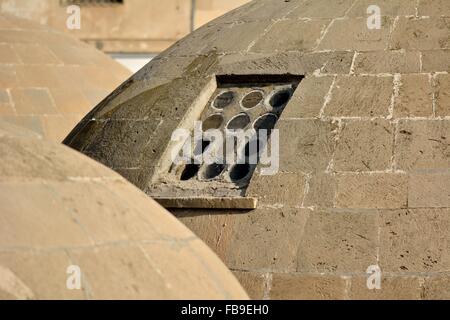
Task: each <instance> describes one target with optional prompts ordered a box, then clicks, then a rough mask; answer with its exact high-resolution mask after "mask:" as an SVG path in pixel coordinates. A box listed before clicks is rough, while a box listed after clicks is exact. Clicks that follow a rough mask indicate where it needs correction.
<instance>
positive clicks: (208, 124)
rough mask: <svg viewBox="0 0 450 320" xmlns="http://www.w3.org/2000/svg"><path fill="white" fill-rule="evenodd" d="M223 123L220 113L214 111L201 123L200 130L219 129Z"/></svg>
mask: <svg viewBox="0 0 450 320" xmlns="http://www.w3.org/2000/svg"><path fill="white" fill-rule="evenodd" d="M222 123H223V117H222V115H220V114H218V113H216V114H213V115H211V116H209V117H208V118H206V119H205V120H204V121H203V123H202V130H203V131H206V130H210V129H219V128H220V126H221V125H222Z"/></svg>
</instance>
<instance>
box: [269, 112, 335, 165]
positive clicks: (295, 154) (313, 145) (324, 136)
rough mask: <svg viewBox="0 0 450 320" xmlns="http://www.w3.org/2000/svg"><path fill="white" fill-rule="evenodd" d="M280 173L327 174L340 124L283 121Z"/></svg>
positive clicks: (279, 123) (316, 121)
mask: <svg viewBox="0 0 450 320" xmlns="http://www.w3.org/2000/svg"><path fill="white" fill-rule="evenodd" d="M278 128H279V130H280V131H279V134H280V170H281V171H286V172H303V173H306V172H317V171H325V170H326V168H327V167H328V164H329V162H330V160H331V157H332V154H333V151H334V139H335V135H336V130H337V124H336V123H332V122H331V121H321V120H285V121H283V120H281V121H279V122H278Z"/></svg>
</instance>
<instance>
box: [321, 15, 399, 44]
mask: <svg viewBox="0 0 450 320" xmlns="http://www.w3.org/2000/svg"><path fill="white" fill-rule="evenodd" d="M392 23H393V21H392V18H388V17H383V18H382V25H381V29H369V28H368V27H367V18H366V17H364V18H356V19H353V18H352V19H343V20H335V21H334V22H333V24H332V25H331V27H330V28H329V29H328V32H327V33H326V34H325V36H324V37H323V40H322V41H321V42H320V45H319V47H318V50H356V51H376V50H384V49H386V48H387V46H388V41H389V34H390V28H391V25H392Z"/></svg>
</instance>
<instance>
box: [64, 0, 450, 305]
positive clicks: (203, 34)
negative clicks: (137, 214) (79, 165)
mask: <svg viewBox="0 0 450 320" xmlns="http://www.w3.org/2000/svg"><path fill="white" fill-rule="evenodd" d="M373 4H374V3H373V1H369V0H367V1H366V0H339V1H325V0H323V1H322V0H306V1H305V0H291V1H282V0H279V1H278V0H277V1H274V0H259V1H252V2H250V3H249V4H248V5H245V6H243V7H241V8H240V9H237V10H235V11H233V12H231V13H229V14H227V15H225V16H223V17H221V18H219V19H217V20H215V21H213V22H211V23H209V24H208V25H206V26H205V27H203V28H200V29H199V30H197V31H196V32H194V33H192V34H191V35H189V36H188V37H186V38H184V39H183V40H181V41H180V42H178V43H177V44H175V45H174V46H173V47H172V48H169V49H168V50H167V51H165V52H164V53H163V54H161V55H160V56H159V57H157V58H156V59H155V60H154V61H152V62H150V63H149V64H148V65H147V66H146V67H145V68H144V69H142V70H141V71H140V72H138V73H137V74H135V75H134V76H133V77H132V78H131V79H130V80H129V81H127V82H125V83H124V84H123V85H122V87H121V88H119V89H118V90H116V91H115V92H114V93H113V94H112V95H111V96H110V97H109V98H108V99H107V100H105V101H103V102H102V103H101V104H99V105H98V106H97V107H96V108H95V109H94V110H93V111H92V112H91V113H90V114H89V115H88V117H86V118H85V119H84V120H83V121H82V122H81V123H80V124H79V125H78V126H77V127H76V129H75V130H74V131H73V132H72V133H71V134H70V135H69V137H68V138H67V139H66V140H65V143H67V144H68V145H70V146H72V147H74V148H76V149H78V150H80V151H81V152H83V153H85V154H87V155H89V156H91V157H93V158H94V159H96V160H98V161H100V162H102V163H104V164H106V165H107V166H109V167H111V168H114V169H115V170H117V171H119V172H120V173H121V174H122V175H123V176H124V177H126V178H127V179H128V180H130V181H131V182H133V183H134V184H135V185H137V186H138V187H139V188H141V189H142V190H144V191H145V192H146V193H147V194H149V195H151V196H157V197H162V198H164V197H166V198H171V199H172V200H173V201H172V203H170V201H168V200H170V199H164V201H165V202H164V203H166V204H167V205H171V206H177V207H184V208H182V209H173V210H172V212H173V213H175V214H176V216H178V217H179V218H180V219H181V221H182V222H184V223H185V224H186V225H187V226H188V227H189V228H190V229H191V230H193V231H194V232H195V233H196V234H197V235H198V236H199V237H200V238H202V239H203V240H205V241H206V242H207V243H208V244H209V245H210V246H211V247H212V248H213V249H214V250H215V251H216V252H217V253H218V254H219V256H220V257H221V258H222V260H223V261H224V262H225V263H226V264H227V266H228V267H229V268H230V269H232V270H234V271H235V274H236V275H237V276H238V277H239V279H240V280H241V283H243V285H244V286H245V287H246V289H247V291H248V292H249V293H250V295H251V297H255V298H262V297H265V298H273V299H276V298H320V299H323V298H336V299H348V298H353V299H355V298H412V299H421V298H446V297H449V295H448V290H447V288H448V285H447V283H448V281H447V278H448V274H447V270H448V268H449V267H450V254H449V252H448V250H447V248H448V245H449V244H450V233H449V232H448V230H449V228H450V220H449V209H448V208H449V207H450V198H449V197H448V191H447V190H448V189H449V188H450V179H449V169H450V153H449V150H450V149H449V148H450V144H449V141H450V108H449V105H450V98H449V94H448V92H449V91H450V75H449V74H448V72H449V71H450V64H449V61H450V60H449V59H448V57H449V54H450V41H449V39H450V17H449V16H450V2H449V1H446V0H442V1H439V0H434V1H426V0H422V1H403V0H389V1H387V0H386V1H376V3H375V5H376V6H372V5H373ZM368 12H369V13H368ZM378 14H380V15H378ZM378 22H379V25H378ZM293 77H294V78H293ZM295 77H297V78H295ZM302 77H303V78H302ZM292 81H297V84H296V85H291V82H292ZM280 83H281V84H282V85H287V84H289V86H288V87H289V90H291V91H289V92H290V93H291V92H292V91H293V94H292V96H290V95H288V96H287V97H288V98H290V100H289V102H288V103H287V105H285V106H284V110H282V113H281V115H280V114H278V115H277V116H279V120H278V121H277V123H276V129H278V133H279V168H278V171H277V173H276V174H274V175H262V174H261V170H260V169H262V167H263V164H262V163H261V164H259V165H258V167H257V168H256V170H255V171H254V173H253V174H252V175H251V179H250V180H249V181H247V184H245V185H244V187H243V188H241V187H242V186H241V185H239V184H237V185H236V188H234V189H233V188H229V184H226V183H225V182H224V181H222V180H221V179H222V178H221V177H223V174H220V170H223V168H219V169H220V170H217V171H216V172H215V173H217V174H218V175H217V178H215V179H212V180H210V179H203V178H205V177H203V178H202V177H198V176H197V174H200V173H201V172H204V171H201V170H202V169H200V171H198V170H199V168H198V166H197V167H195V166H191V167H186V168H187V169H189V170H187V169H186V170H187V171H182V172H183V174H184V175H183V174H182V175H181V177H180V176H177V175H176V174H177V171H176V170H175V171H172V168H173V167H174V164H172V163H171V160H170V158H168V155H169V154H170V152H171V151H173V150H172V149H173V148H174V147H173V143H172V142H173V141H172V142H171V138H172V133H173V132H174V130H175V129H177V128H192V127H193V124H192V122H193V120H195V119H197V120H198V119H201V120H203V119H205V118H204V117H206V116H208V115H209V114H211V113H213V112H215V113H217V114H219V115H220V117H221V119H223V120H222V122H223V123H225V124H227V123H228V124H229V123H230V122H228V121H230V120H231V119H232V118H231V116H233V115H234V114H235V113H236V112H240V113H247V114H248V119H247V121H246V122H245V124H246V125H247V124H248V123H252V124H254V122H251V121H249V119H250V118H251V119H253V117H254V113H253V111H251V112H250V111H248V110H246V109H248V108H245V106H244V105H243V101H244V100H243V99H244V97H247V96H245V95H246V94H250V93H251V92H252V91H255V90H256V91H258V92H260V98H259V100H258V101H261V102H259V104H258V105H257V108H256V109H255V110H257V111H255V113H257V114H260V113H261V112H264V108H266V110H272V109H270V107H271V106H270V105H268V102H270V99H269V98H270V96H271V94H272V93H269V92H272V91H271V90H273V87H275V89H276V87H277V86H279V85H280ZM271 85H272V89H271V88H270V86H271ZM229 91H231V92H229ZM223 94H226V95H225V96H224V95H223ZM266 96H267V97H266ZM216 97H217V98H216ZM264 97H266V98H264ZM253 98H254V96H253ZM263 98H264V99H263ZM214 99H216V100H214ZM287 100H288V99H287ZM287 100H286V101H287ZM216 102H218V104H216ZM257 103H258V102H257ZM226 105H230V108H229V109H225V108H224V106H226ZM218 106H219V107H220V108H217V107H218ZM252 110H253V109H252ZM207 119H210V118H207ZM233 119H234V118H233ZM252 121H253V120H252ZM218 126H219V125H218ZM202 142H203V141H202ZM175 151H176V150H175ZM197 172H199V173H197ZM222 172H223V171H222ZM213 173H214V172H213ZM228 178H232V177H231V176H228ZM177 179H178V180H177ZM189 179H190V180H189ZM183 180H188V181H183ZM225 180H226V179H225ZM221 188H222V189H221ZM227 188H228V189H227ZM227 190H228V191H229V195H231V197H232V198H233V199H234V198H236V199H237V198H244V199H246V198H256V199H258V205H257V208H256V209H255V210H247V211H242V210H237V209H242V208H243V207H242V208H240V203H241V202H240V201H241V200H239V201H237V202H234V203H233V204H234V206H233V205H227V206H226V207H227V208H229V209H228V210H218V209H217V208H220V207H221V206H222V205H223V203H224V202H226V201H228V204H229V203H230V202H229V201H233V199H232V200H229V199H225V198H226V196H227V192H228V191H227ZM202 195H203V196H204V200H202V199H201V197H202ZM189 197H192V198H194V200H195V201H197V202H196V203H195V205H193V204H194V202H193V201H190V202H186V201H185V198H189ZM217 199H218V200H217ZM183 201H184V202H183ZM183 203H184V205H183ZM199 203H200V204H201V206H203V208H204V209H203V210H198V209H195V208H189V207H192V206H200V205H199ZM208 206H209V208H208ZM205 208H206V209H205ZM246 208H247V207H246ZM222 209H223V206H222ZM247 209H248V208H247ZM377 268H379V269H377ZM367 270H381V274H380V275H381V289H379V290H378V289H375V290H370V289H369V288H368V287H367V285H366V283H367V277H368V274H367V273H366V271H367Z"/></svg>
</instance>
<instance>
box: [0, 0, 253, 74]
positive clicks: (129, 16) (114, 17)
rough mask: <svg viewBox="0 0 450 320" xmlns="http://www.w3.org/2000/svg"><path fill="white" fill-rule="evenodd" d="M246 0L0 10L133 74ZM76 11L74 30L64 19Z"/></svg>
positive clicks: (17, 2)
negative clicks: (66, 37) (85, 46)
mask: <svg viewBox="0 0 450 320" xmlns="http://www.w3.org/2000/svg"><path fill="white" fill-rule="evenodd" d="M247 2H249V0H164V1H161V0H0V10H1V12H3V13H9V14H13V15H16V16H19V17H22V18H27V19H31V20H35V21H37V22H39V23H40V24H44V25H48V26H50V27H52V28H54V29H58V30H61V31H64V32H67V33H69V34H72V35H73V36H75V37H77V38H79V39H80V40H83V41H85V42H87V43H90V44H92V45H94V46H96V47H97V48H98V49H100V50H102V51H103V52H106V53H108V54H110V55H111V56H112V57H113V58H114V59H116V60H117V61H119V62H120V63H122V64H124V65H125V66H126V67H127V68H129V69H130V70H131V71H137V70H138V69H140V68H141V67H142V66H143V65H144V64H146V63H147V62H148V61H149V60H150V59H151V58H152V57H154V56H156V55H157V54H158V53H160V52H161V51H163V50H164V49H166V48H168V47H169V46H170V45H172V44H173V43H174V42H176V41H177V40H179V39H181V38H183V37H184V36H185V35H187V34H188V33H190V32H191V31H193V30H195V29H197V28H198V27H200V26H202V25H203V24H205V23H207V22H208V21H210V20H212V19H214V18H216V17H218V16H220V15H222V14H224V13H226V12H228V11H230V10H232V9H235V8H237V7H239V6H241V5H243V4H245V3H247ZM73 5H77V6H79V8H80V28H79V29H78V28H75V29H69V28H68V26H67V21H68V19H70V18H71V16H72V14H73V11H71V10H70V9H69V10H68V8H70V6H73Z"/></svg>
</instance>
